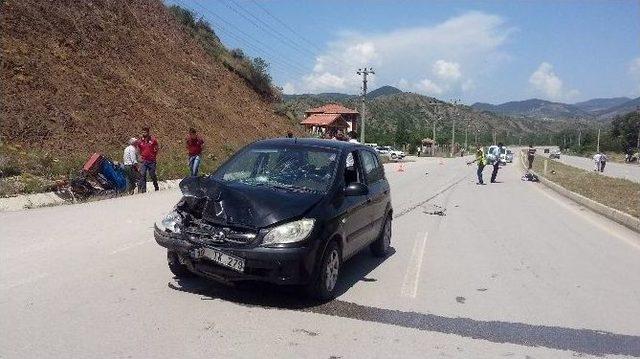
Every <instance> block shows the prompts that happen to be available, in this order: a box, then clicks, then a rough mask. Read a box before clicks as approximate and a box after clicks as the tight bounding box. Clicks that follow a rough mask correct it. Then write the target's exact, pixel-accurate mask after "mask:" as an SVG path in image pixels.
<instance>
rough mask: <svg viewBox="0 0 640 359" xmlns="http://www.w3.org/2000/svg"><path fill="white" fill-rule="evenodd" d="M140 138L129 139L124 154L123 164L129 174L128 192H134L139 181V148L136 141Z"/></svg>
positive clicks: (125, 171) (127, 174)
mask: <svg viewBox="0 0 640 359" xmlns="http://www.w3.org/2000/svg"><path fill="white" fill-rule="evenodd" d="M137 142H138V139H137V138H135V137H132V138H131V139H129V146H127V147H126V148H125V149H124V154H123V156H122V164H123V165H124V173H125V174H126V176H127V192H128V193H129V194H133V192H134V191H135V189H136V184H137V183H138V150H137V149H136V143H137Z"/></svg>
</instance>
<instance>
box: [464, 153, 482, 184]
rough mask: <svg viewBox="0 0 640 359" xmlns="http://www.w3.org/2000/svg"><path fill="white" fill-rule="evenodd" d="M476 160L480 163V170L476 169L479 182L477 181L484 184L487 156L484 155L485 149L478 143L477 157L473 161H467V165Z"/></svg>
mask: <svg viewBox="0 0 640 359" xmlns="http://www.w3.org/2000/svg"><path fill="white" fill-rule="evenodd" d="M474 162H477V163H478V170H477V171H476V174H477V176H478V182H476V184H479V185H484V181H483V180H482V170H484V166H485V165H486V164H487V158H486V157H485V155H484V149H483V148H482V146H480V145H476V158H475V159H474V160H473V161H471V162H467V165H470V164H472V163H474Z"/></svg>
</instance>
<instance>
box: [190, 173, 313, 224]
mask: <svg viewBox="0 0 640 359" xmlns="http://www.w3.org/2000/svg"><path fill="white" fill-rule="evenodd" d="M180 189H181V190H182V194H183V195H184V196H185V201H191V202H194V201H195V202H198V203H197V205H194V204H193V203H192V204H191V206H190V207H191V209H190V210H189V209H187V211H191V212H193V211H197V212H199V213H191V214H193V215H195V216H197V217H200V216H201V218H202V219H203V220H205V221H207V222H211V223H214V224H219V225H224V226H241V227H248V228H254V229H258V228H262V227H268V226H270V225H272V224H274V223H278V222H282V221H286V220H288V219H292V218H295V217H298V216H301V215H303V214H304V213H305V212H307V211H308V210H309V209H311V207H313V206H315V205H316V204H317V203H318V202H319V201H320V200H321V199H322V196H323V195H322V194H319V193H311V192H294V191H287V190H280V189H272V188H269V187H251V186H246V185H241V184H226V183H223V182H220V181H217V180H215V179H213V178H211V177H188V178H185V179H183V180H182V181H181V182H180ZM194 208H196V209H194Z"/></svg>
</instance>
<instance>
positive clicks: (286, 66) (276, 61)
mask: <svg viewBox="0 0 640 359" xmlns="http://www.w3.org/2000/svg"><path fill="white" fill-rule="evenodd" d="M176 1H177V2H178V3H180V5H182V6H183V7H184V8H185V9H188V10H190V11H192V12H194V13H196V14H197V12H196V11H195V10H193V9H191V8H190V7H189V6H187V5H186V4H184V3H183V2H182V1H181V0H176ZM194 3H195V4H196V5H198V6H199V7H200V8H201V9H203V10H204V11H206V12H208V13H209V14H210V15H212V16H214V17H215V18H217V19H219V20H220V21H222V22H224V23H225V24H227V25H228V26H230V27H234V28H235V30H236V32H234V31H231V30H228V29H226V28H225V27H224V26H222V25H220V24H219V23H218V24H216V25H215V28H216V30H218V31H219V32H221V33H223V34H225V35H226V36H228V37H230V38H233V39H235V40H236V41H238V42H239V43H241V44H243V45H244V46H246V47H248V48H251V49H253V50H254V51H256V52H258V53H261V54H263V55H266V56H267V57H270V58H271V60H270V62H271V65H273V66H272V68H273V69H274V70H277V69H278V68H280V69H279V70H280V71H279V72H281V73H283V74H287V73H289V72H294V73H296V74H298V75H300V76H303V75H305V74H306V72H307V70H306V69H304V68H303V67H302V66H301V65H299V64H296V63H293V62H290V61H288V60H287V59H284V58H283V59H281V58H279V57H278V56H282V55H280V54H279V53H277V52H275V51H268V50H265V49H264V48H262V47H261V46H260V45H262V46H266V45H264V44H263V43H262V42H260V41H259V40H257V39H255V38H253V37H252V36H251V35H249V34H247V33H245V32H244V31H242V30H241V29H239V28H237V27H236V26H235V25H233V24H232V23H230V22H228V21H226V20H224V19H223V18H222V17H221V16H219V15H217V14H215V13H214V12H212V11H210V10H209V9H207V8H205V7H203V6H202V5H200V4H199V3H197V2H194ZM241 35H244V36H245V37H246V38H248V39H246V38H243V37H242V36H241ZM254 42H257V43H258V44H260V45H256V44H254Z"/></svg>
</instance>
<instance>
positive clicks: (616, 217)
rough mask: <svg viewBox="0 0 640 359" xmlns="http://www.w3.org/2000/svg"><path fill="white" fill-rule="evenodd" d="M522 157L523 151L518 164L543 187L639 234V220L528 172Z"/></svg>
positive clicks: (530, 171) (531, 171) (533, 172)
mask: <svg viewBox="0 0 640 359" xmlns="http://www.w3.org/2000/svg"><path fill="white" fill-rule="evenodd" d="M524 157H525V156H524V151H523V152H522V153H520V163H521V164H522V167H523V168H524V169H525V171H528V172H529V173H532V174H534V175H536V176H537V177H538V178H539V179H540V183H542V184H543V185H545V186H547V187H548V188H550V189H551V190H553V191H555V192H557V193H558V194H560V195H562V196H565V197H567V198H569V199H570V200H572V201H574V202H576V203H578V204H581V205H583V206H585V207H587V208H589V209H590V210H592V211H594V212H595V213H598V214H600V215H602V216H604V217H606V218H608V219H610V220H612V221H614V222H617V223H619V224H621V225H623V226H625V227H627V228H629V229H631V230H633V231H636V232H638V233H640V218H636V217H633V216H631V215H630V214H627V213H624V212H622V211H619V210H617V209H615V208H611V207H609V206H606V205H604V204H602V203H600V202H597V201H594V200H592V199H590V198H587V197H585V196H583V195H581V194H578V193H575V192H573V191H570V190H568V189H566V188H564V187H562V186H560V185H559V184H557V183H555V182H553V181H551V180H549V179H547V178H545V177H544V176H540V175H538V174H537V173H536V172H535V171H533V170H528V169H527V166H526V165H525V163H524Z"/></svg>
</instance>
